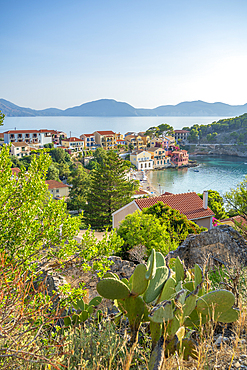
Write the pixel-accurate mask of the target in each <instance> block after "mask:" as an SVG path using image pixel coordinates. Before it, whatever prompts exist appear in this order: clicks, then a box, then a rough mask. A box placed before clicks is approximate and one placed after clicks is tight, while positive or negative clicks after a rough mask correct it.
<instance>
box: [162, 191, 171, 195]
mask: <svg viewBox="0 0 247 370" xmlns="http://www.w3.org/2000/svg"><path fill="white" fill-rule="evenodd" d="M163 195H173V194H172V193H169V191H166V192H165V193H164V194H161V196H163Z"/></svg>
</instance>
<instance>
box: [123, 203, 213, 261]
mask: <svg viewBox="0 0 247 370" xmlns="http://www.w3.org/2000/svg"><path fill="white" fill-rule="evenodd" d="M204 230H206V229H205V228H201V227H199V226H198V225H196V224H195V223H194V222H192V221H189V220H188V219H187V217H186V216H185V215H183V214H181V213H180V212H179V211H177V210H175V209H172V208H171V207H169V206H167V205H165V204H164V203H163V202H158V203H157V204H155V205H153V206H151V207H149V208H145V209H143V210H142V212H138V211H136V212H134V213H133V214H130V215H128V216H126V217H125V219H124V220H123V221H122V222H121V224H120V226H119V228H118V229H117V234H118V235H119V236H120V237H121V238H122V239H123V240H124V245H123V249H122V256H124V257H125V256H126V252H127V251H128V250H130V249H131V248H133V247H135V246H138V245H144V246H145V247H146V248H147V254H148V255H149V254H150V252H151V250H152V248H154V249H155V250H156V251H160V252H162V253H164V254H167V253H168V252H169V251H170V250H174V249H176V248H177V247H178V245H179V244H181V243H182V242H183V241H184V240H185V239H186V237H187V235H188V234H199V233H200V232H202V231H204Z"/></svg>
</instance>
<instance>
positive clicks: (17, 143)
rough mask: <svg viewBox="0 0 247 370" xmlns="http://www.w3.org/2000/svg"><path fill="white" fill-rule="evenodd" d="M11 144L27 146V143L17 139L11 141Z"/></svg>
mask: <svg viewBox="0 0 247 370" xmlns="http://www.w3.org/2000/svg"><path fill="white" fill-rule="evenodd" d="M11 145H14V146H25V147H27V146H28V144H27V143H25V142H24V141H17V142H14V143H11Z"/></svg>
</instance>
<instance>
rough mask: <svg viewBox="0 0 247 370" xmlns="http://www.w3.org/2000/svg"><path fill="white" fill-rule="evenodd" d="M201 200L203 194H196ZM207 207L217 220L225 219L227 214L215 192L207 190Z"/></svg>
mask: <svg viewBox="0 0 247 370" xmlns="http://www.w3.org/2000/svg"><path fill="white" fill-rule="evenodd" d="M198 195H199V197H200V198H201V199H203V194H198ZM208 206H209V208H210V209H211V210H212V211H213V212H214V214H215V217H216V218H217V219H218V220H222V219H224V218H226V216H227V214H226V211H225V208H224V200H223V198H222V196H220V194H219V192H218V191H216V190H208Z"/></svg>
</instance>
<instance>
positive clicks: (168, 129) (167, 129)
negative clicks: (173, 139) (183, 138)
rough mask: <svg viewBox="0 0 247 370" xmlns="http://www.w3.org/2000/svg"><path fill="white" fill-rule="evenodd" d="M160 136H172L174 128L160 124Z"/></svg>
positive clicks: (166, 124)
mask: <svg viewBox="0 0 247 370" xmlns="http://www.w3.org/2000/svg"><path fill="white" fill-rule="evenodd" d="M158 129H159V133H160V135H163V134H164V135H172V134H173V133H174V128H173V127H172V126H171V125H168V123H161V124H160V125H159V126H158Z"/></svg>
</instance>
